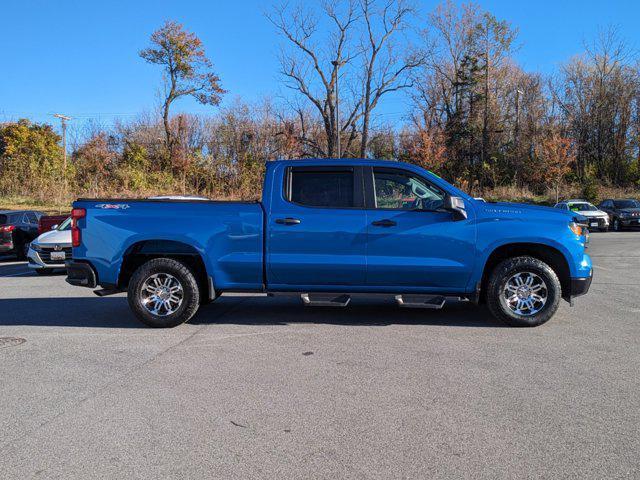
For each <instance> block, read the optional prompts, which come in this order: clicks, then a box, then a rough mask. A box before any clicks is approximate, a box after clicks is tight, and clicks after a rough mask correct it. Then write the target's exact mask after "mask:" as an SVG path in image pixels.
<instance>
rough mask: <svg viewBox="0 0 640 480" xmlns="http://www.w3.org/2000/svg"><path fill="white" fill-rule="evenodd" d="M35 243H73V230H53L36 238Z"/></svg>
mask: <svg viewBox="0 0 640 480" xmlns="http://www.w3.org/2000/svg"><path fill="white" fill-rule="evenodd" d="M33 243H36V244H38V245H52V244H58V245H65V244H68V245H71V230H62V231H60V230H51V231H49V232H45V233H43V234H42V235H40V236H39V237H38V238H36V239H35V240H34V241H33Z"/></svg>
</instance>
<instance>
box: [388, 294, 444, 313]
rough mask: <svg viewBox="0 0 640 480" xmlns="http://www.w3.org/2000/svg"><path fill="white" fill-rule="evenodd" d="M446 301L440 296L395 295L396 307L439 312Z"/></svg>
mask: <svg viewBox="0 0 640 480" xmlns="http://www.w3.org/2000/svg"><path fill="white" fill-rule="evenodd" d="M446 301H447V299H446V298H445V297H442V296H425V295H396V302H398V306H400V307H406V308H431V309H434V310H440V309H441V308H442V307H444V304H445V302H446Z"/></svg>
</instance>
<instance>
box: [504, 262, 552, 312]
mask: <svg viewBox="0 0 640 480" xmlns="http://www.w3.org/2000/svg"><path fill="white" fill-rule="evenodd" d="M503 295H504V299H505V302H506V304H507V306H508V307H509V309H510V310H511V311H512V312H513V313H515V314H517V315H522V316H525V317H529V316H531V315H535V314H536V313H538V312H539V311H540V310H542V309H543V307H544V305H545V304H546V303H547V298H548V296H549V291H548V289H547V284H546V283H544V280H543V279H542V278H541V277H540V276H539V275H536V274H535V273H532V272H520V273H516V274H515V275H513V276H512V277H511V278H509V280H507V283H506V284H505V286H504V291H503Z"/></svg>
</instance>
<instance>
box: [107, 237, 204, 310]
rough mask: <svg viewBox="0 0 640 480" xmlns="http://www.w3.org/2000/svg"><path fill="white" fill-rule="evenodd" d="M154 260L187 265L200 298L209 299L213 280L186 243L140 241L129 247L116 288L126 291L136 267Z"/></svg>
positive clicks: (194, 251) (199, 257)
mask: <svg viewBox="0 0 640 480" xmlns="http://www.w3.org/2000/svg"><path fill="white" fill-rule="evenodd" d="M154 258H172V259H174V260H177V261H179V262H182V263H184V264H185V265H187V266H188V267H189V268H190V269H191V270H192V271H193V274H194V276H195V277H196V281H197V282H198V287H199V289H200V296H201V298H210V297H211V296H212V295H213V293H214V290H213V280H212V279H211V277H210V276H209V275H208V273H207V267H206V265H205V262H204V259H203V258H202V255H201V254H200V252H199V251H198V250H197V249H196V248H195V247H194V246H193V245H189V244H188V243H184V242H180V241H177V240H160V239H159V240H140V241H137V242H135V243H133V244H132V245H130V246H129V247H128V248H127V249H126V250H125V252H124V254H123V256H122V264H121V265H120V272H119V273H118V283H117V286H118V288H120V289H123V290H124V289H126V288H127V287H128V285H129V280H130V279H131V276H132V275H133V272H135V271H136V269H137V268H138V267H140V266H141V265H143V264H144V263H146V262H148V261H149V260H151V259H154Z"/></svg>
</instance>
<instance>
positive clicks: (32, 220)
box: [27, 212, 38, 225]
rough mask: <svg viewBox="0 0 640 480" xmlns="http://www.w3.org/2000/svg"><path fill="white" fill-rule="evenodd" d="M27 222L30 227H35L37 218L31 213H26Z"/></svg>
mask: <svg viewBox="0 0 640 480" xmlns="http://www.w3.org/2000/svg"><path fill="white" fill-rule="evenodd" d="M27 220H28V221H29V223H30V224H32V225H36V224H37V223H38V217H37V216H36V214H35V213H33V212H27Z"/></svg>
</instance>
